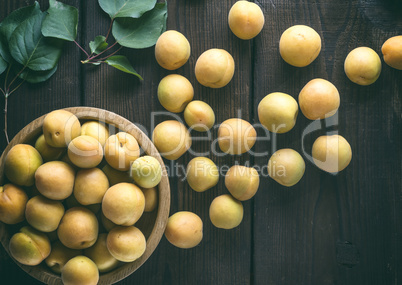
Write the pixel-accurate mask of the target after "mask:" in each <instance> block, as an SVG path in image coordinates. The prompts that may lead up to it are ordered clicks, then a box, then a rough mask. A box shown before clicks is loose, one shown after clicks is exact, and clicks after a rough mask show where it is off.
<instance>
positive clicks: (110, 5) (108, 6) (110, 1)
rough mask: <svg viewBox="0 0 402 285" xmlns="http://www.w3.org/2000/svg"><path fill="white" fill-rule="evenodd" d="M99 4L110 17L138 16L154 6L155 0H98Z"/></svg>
mask: <svg viewBox="0 0 402 285" xmlns="http://www.w3.org/2000/svg"><path fill="white" fill-rule="evenodd" d="M98 2H99V6H100V7H101V8H102V10H103V11H105V12H106V13H108V14H109V16H110V18H112V19H115V18H125V17H128V18H139V17H141V15H142V14H144V13H145V12H147V11H149V10H151V9H152V8H154V7H155V3H156V0H99V1H98Z"/></svg>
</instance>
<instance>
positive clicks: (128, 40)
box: [112, 3, 167, 49]
mask: <svg viewBox="0 0 402 285" xmlns="http://www.w3.org/2000/svg"><path fill="white" fill-rule="evenodd" d="M166 15H167V7H166V3H158V4H156V5H155V8H154V9H152V10H151V11H149V12H146V13H145V14H144V15H142V17H141V18H139V19H133V18H118V19H116V20H115V21H114V23H113V28H112V33H113V36H114V38H115V39H116V41H117V42H118V43H119V44H120V45H122V46H124V47H128V48H137V49H140V48H147V47H150V46H153V45H154V44H155V43H156V41H157V40H158V38H159V36H160V35H161V34H162V32H163V30H164V28H165V27H166Z"/></svg>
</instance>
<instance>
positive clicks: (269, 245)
mask: <svg viewBox="0 0 402 285" xmlns="http://www.w3.org/2000/svg"><path fill="white" fill-rule="evenodd" d="M6 2H7V3H6V4H4V5H3V4H1V5H2V6H1V8H2V9H0V20H1V19H2V18H3V17H4V16H5V15H6V14H8V13H9V12H11V11H12V10H13V9H15V8H17V7H21V6H24V5H26V4H27V3H28V2H29V3H33V1H31V0H29V1H28V0H24V1H22V0H16V1H6ZM39 2H40V3H41V4H43V5H46V3H45V2H47V1H45V0H41V1H39ZM63 2H65V3H68V4H72V5H74V6H76V7H80V24H79V30H80V33H79V38H78V40H79V42H80V43H81V44H83V45H84V46H85V47H86V48H87V49H88V44H89V41H91V40H93V39H94V38H95V36H97V35H101V34H103V35H105V34H106V31H107V29H108V25H109V21H110V20H109V19H108V16H107V15H106V14H105V13H104V12H103V11H102V10H101V9H100V8H99V5H98V4H97V1H77V0H63ZM255 2H256V3H257V4H258V5H260V7H262V9H263V12H264V15H265V26H264V29H263V31H262V33H261V34H260V35H259V36H257V37H256V38H255V39H254V40H250V41H243V40H239V39H238V38H236V37H235V36H234V35H233V34H232V33H231V31H230V30H229V28H228V25H227V13H228V11H229V9H230V7H231V5H232V4H233V3H235V0H231V1H210V0H198V1H194V0H170V1H168V15H169V17H168V25H167V28H168V29H174V30H178V31H180V32H182V33H183V34H184V35H185V36H186V37H187V38H188V40H189V41H190V44H191V48H192V53H191V57H190V59H189V62H188V63H186V64H185V65H184V66H183V67H181V68H180V69H178V70H177V71H166V70H164V69H162V68H161V67H159V66H158V64H157V62H156V60H155V57H154V54H153V52H154V49H153V48H149V49H145V50H129V49H122V50H121V54H124V55H126V56H127V57H128V58H129V60H130V61H131V62H132V63H133V66H134V68H135V69H136V71H137V72H139V73H140V74H141V75H142V76H143V77H144V79H145V80H144V81H143V82H141V81H138V80H137V79H136V78H135V77H133V76H131V75H126V74H123V73H121V72H120V71H117V70H114V69H113V68H111V67H109V66H100V67H99V66H98V67H93V66H86V65H85V66H82V65H81V64H80V63H79V60H80V59H83V54H82V53H80V51H79V50H78V49H77V48H76V47H75V46H74V45H73V44H67V45H66V46H65V51H66V53H65V54H64V55H63V57H62V59H61V62H60V69H59V71H58V72H57V73H56V75H55V76H54V77H53V78H52V79H51V80H49V81H48V82H47V83H44V84H39V85H25V87H22V89H20V91H19V92H18V93H16V94H15V95H18V96H12V97H11V98H10V101H9V103H10V117H9V118H10V127H9V128H10V134H11V136H13V135H15V134H16V133H17V132H18V131H19V130H20V129H21V128H23V127H24V126H25V125H26V124H28V123H29V122H30V121H32V120H33V119H35V118H37V117H39V116H41V115H43V114H45V113H47V112H49V111H50V110H53V109H58V108H62V107H68V106H77V105H84V106H93V107H98V108H103V109H106V110H109V111H112V112H115V113H117V114H119V115H122V116H124V117H125V118H127V119H129V120H130V121H132V122H134V123H135V124H136V125H137V126H138V127H139V128H140V129H141V130H143V131H144V132H145V133H146V134H147V135H149V136H150V135H151V134H152V130H153V128H154V127H155V125H156V124H158V123H159V122H161V121H163V120H165V119H167V118H169V119H172V117H171V116H170V115H166V114H165V115H161V114H158V115H156V114H152V111H163V107H162V106H161V105H160V104H159V102H158V99H157V96H156V92H157V86H158V84H159V81H160V80H161V79H162V78H163V77H164V76H166V75H168V74H170V73H178V74H181V75H183V76H185V77H187V78H188V79H189V80H190V82H191V83H192V84H193V86H194V90H195V96H194V99H199V100H203V101H205V102H207V103H208V104H210V105H211V107H212V108H213V109H214V111H215V114H216V123H217V125H219V123H221V122H223V121H224V120H226V119H228V118H231V117H241V118H243V119H246V120H248V121H250V122H251V123H258V115H257V106H258V103H259V101H260V100H261V99H262V98H263V97H264V96H265V95H267V94H269V93H271V92H274V91H282V92H285V93H288V94H290V95H292V96H293V97H294V98H296V99H297V96H298V93H299V92H300V90H301V89H302V87H303V86H304V85H305V84H306V83H307V82H308V81H309V80H311V79H313V78H316V77H321V78H325V79H327V80H329V81H331V82H332V83H334V84H335V86H336V87H337V88H338V90H339V92H340V96H341V106H340V109H339V112H338V115H337V117H334V118H332V119H331V120H328V121H327V122H320V124H319V127H318V129H317V130H315V131H306V133H304V132H305V130H306V128H308V127H310V128H312V127H313V126H314V124H312V121H309V120H308V119H306V118H305V117H304V116H303V114H301V112H300V113H299V115H298V119H297V124H296V126H295V128H294V129H293V130H292V131H290V132H289V133H286V134H282V135H277V136H275V135H273V134H269V133H267V132H265V130H264V129H263V128H261V127H258V126H257V127H256V128H257V132H258V135H259V136H260V139H259V141H258V142H257V143H256V146H255V147H254V148H253V151H256V152H257V153H263V154H262V155H261V156H255V157H254V156H252V155H243V156H220V155H216V154H212V153H209V151H210V149H211V147H213V146H214V144H213V143H212V142H211V140H206V141H202V140H201V139H203V138H204V137H203V135H202V134H197V133H195V132H194V133H192V136H193V138H194V143H193V147H192V150H194V151H197V152H205V153H204V155H205V156H208V157H210V158H211V159H212V160H213V161H215V162H216V163H217V165H218V166H220V167H222V166H225V165H227V166H231V165H233V164H234V163H236V162H238V163H240V164H245V163H250V164H251V165H255V166H256V167H260V168H263V167H266V164H267V162H268V159H269V157H270V155H271V154H272V153H273V151H274V150H276V149H279V148H285V147H290V148H294V149H295V150H297V151H299V152H300V153H303V148H304V149H305V154H303V157H304V158H305V161H306V172H305V175H304V177H303V178H302V180H301V181H300V183H299V184H297V185H296V186H294V187H292V188H286V187H282V186H280V185H279V184H277V183H276V182H275V181H273V180H272V179H270V178H269V177H266V175H265V176H264V177H261V183H260V189H259V191H258V192H257V194H256V196H255V198H254V199H252V200H250V201H246V202H244V203H243V205H244V207H245V214H244V220H243V222H242V224H241V225H240V226H239V227H238V228H236V229H233V230H229V231H224V230H219V229H216V228H214V227H213V225H212V224H211V222H210V221H209V215H208V210H209V205H210V203H211V201H212V200H213V199H214V198H215V197H216V196H218V195H220V194H224V193H227V190H226V189H225V186H224V179H223V176H222V178H221V179H220V181H219V184H218V185H217V186H216V187H214V188H213V189H210V190H208V191H207V192H205V193H196V192H194V191H193V190H191V189H190V188H189V186H188V184H187V183H186V181H185V180H183V179H182V177H183V173H184V168H185V166H186V165H187V163H188V161H189V160H190V159H191V158H193V157H194V156H195V155H196V154H194V153H187V154H185V155H184V156H183V157H181V158H180V159H179V160H178V161H177V164H176V163H172V162H171V161H168V160H164V162H165V165H166V167H167V168H168V169H169V170H170V172H169V174H170V178H169V179H170V185H171V189H172V200H171V211H170V212H171V214H172V213H174V212H177V211H181V210H189V211H193V212H195V213H196V214H198V215H199V216H200V217H201V218H202V220H203V222H204V239H203V241H202V242H201V244H200V245H199V246H197V247H196V248H194V249H190V250H182V249H178V248H175V247H174V246H172V245H171V244H169V242H168V241H167V240H166V239H165V238H162V240H161V242H160V244H159V246H158V248H157V249H156V250H155V252H154V253H153V254H152V255H151V257H150V258H149V259H148V261H147V262H146V263H145V264H144V265H143V266H141V267H140V268H139V270H137V271H136V272H135V273H134V274H132V275H130V276H129V277H128V278H126V279H124V280H122V281H120V282H119V283H118V284H133V283H140V284H146V285H152V284H186V285H187V284H208V285H210V284H239V285H243V284H257V285H260V284H269V285H271V284H278V285H287V284H290V285H293V284H342V285H348V284H350V285H352V284H353V285H354V284H373V285H374V284H375V285H390V284H399V283H400V280H399V279H400V275H401V272H402V266H401V264H402V263H401V256H402V242H401V241H402V239H401V236H402V226H401V224H402V192H401V190H402V180H401V177H402V162H401V161H402V152H401V149H402V145H401V140H402V135H401V134H402V123H401V121H402V116H401V114H402V103H401V102H402V97H401V96H402V95H401V94H402V72H401V71H397V70H395V69H392V68H390V67H389V66H387V65H386V64H385V63H384V62H383V66H382V73H381V76H380V78H379V79H378V81H377V82H376V83H374V84H373V85H371V86H366V87H362V86H358V85H356V84H354V83H352V82H350V81H349V80H348V79H347V77H346V75H345V73H344V70H343V62H344V59H345V57H346V55H347V54H348V52H350V51H351V50H352V49H354V48H355V47H358V46H369V47H371V48H373V49H374V50H375V51H376V52H378V53H379V55H380V57H381V58H382V56H381V45H382V43H383V42H384V41H385V40H386V39H387V38H389V37H391V36H394V35H398V34H401V31H402V17H401V15H402V8H401V4H400V3H399V2H400V1H397V0H345V1H332V0H315V1H311V0H282V1H279V0H259V1H255ZM295 24H305V25H309V26H311V27H313V28H314V29H315V30H316V31H317V32H318V33H319V34H320V36H321V38H322V51H321V53H320V55H319V57H318V58H317V59H316V60H315V61H314V62H313V63H312V64H311V65H309V66H307V67H305V68H295V67H292V66H290V65H288V64H286V63H285V62H284V61H283V60H282V59H281V57H280V55H279V50H278V47H279V38H280V36H281V34H282V32H283V31H284V30H285V29H287V28H288V27H290V26H292V25H295ZM213 47H218V48H224V49H226V50H228V51H229V52H230V53H231V54H232V55H233V57H234V59H235V63H236V71H235V76H234V78H233V80H232V81H231V82H230V84H229V85H228V86H226V87H224V88H222V89H210V88H206V87H203V86H201V85H200V84H198V82H197V81H196V79H195V75H194V66H195V62H196V60H197V58H198V56H199V55H200V54H201V53H202V52H203V51H205V50H206V49H209V48H213ZM20 102H27V103H26V104H20V105H18V104H19V103H20ZM175 119H178V120H182V119H183V117H182V115H181V114H179V116H178V117H177V118H175ZM2 120H3V119H2V117H1V116H0V125H2V124H3V121H2ZM307 130H308V129H307ZM327 131H338V132H339V134H340V135H342V136H344V137H345V138H346V139H347V140H348V141H349V142H350V144H351V146H352V150H353V159H352V162H351V164H350V165H349V166H348V167H347V168H346V169H345V170H344V171H342V172H341V173H339V174H338V175H336V176H333V175H329V174H328V173H324V172H323V171H321V170H319V169H317V168H316V167H315V165H314V164H313V163H311V162H310V161H309V160H308V155H309V154H310V153H311V147H312V144H313V142H314V140H315V139H316V138H317V137H318V136H319V135H321V134H324V133H326V132H327ZM216 137H217V128H216V129H214V131H213V132H212V139H215V138H216ZM196 138H197V139H199V141H195V139H196ZM0 145H1V146H2V149H4V148H5V142H4V140H3V141H2V142H1V144H0ZM175 166H176V167H175ZM262 170H263V171H264V169H262ZM175 171H177V173H179V174H180V177H177V174H176V172H175ZM263 173H265V174H266V168H265V172H263ZM0 264H1V266H0V275H1V276H9V277H7V279H6V280H7V281H8V283H11V282H13V283H17V284H20V283H21V284H39V283H38V282H36V281H35V280H34V279H32V278H31V277H30V276H29V275H27V274H21V270H20V268H19V267H18V266H17V265H16V264H15V263H14V262H13V261H12V260H11V259H10V258H9V257H8V255H7V254H6V252H5V251H4V250H3V249H1V252H0Z"/></svg>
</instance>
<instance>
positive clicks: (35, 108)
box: [0, 0, 81, 284]
mask: <svg viewBox="0 0 402 285" xmlns="http://www.w3.org/2000/svg"><path fill="white" fill-rule="evenodd" d="M38 2H39V4H40V5H41V8H42V10H45V9H47V7H48V1H45V0H40V1H38ZM63 2H64V3H67V4H69V5H73V6H75V7H79V5H80V1H79V0H66V1H63ZM33 3H34V1H33V0H29V1H25V0H24V1H22V0H21V1H20V0H18V1H17V0H16V1H3V2H2V3H1V9H0V21H2V20H3V19H4V17H6V16H7V15H8V14H9V13H11V12H12V11H14V10H15V9H17V8H20V7H24V6H26V5H32V4H33ZM80 79H81V63H80V56H79V53H78V51H77V47H76V46H75V45H74V44H73V43H66V44H65V46H64V50H63V54H62V57H61V58H60V61H59V67H58V70H57V71H56V73H55V74H54V75H53V77H51V78H50V79H49V80H48V81H46V82H44V83H39V84H29V83H24V84H23V85H22V86H21V87H20V88H19V89H18V90H17V91H16V92H15V93H14V94H12V95H11V96H10V97H9V99H8V133H9V136H10V140H11V139H12V137H13V136H14V135H15V134H16V133H18V132H19V131H20V130H21V129H22V128H23V127H25V126H26V125H27V124H28V123H30V122H31V121H32V120H34V119H36V118H37V117H40V116H42V115H43V114H45V113H48V112H50V111H52V110H54V109H60V108H65V107H71V106H78V105H80V104H81V85H80ZM0 82H1V86H3V84H4V74H3V75H2V76H1V77H0ZM3 99H4V98H2V99H1V100H0V101H1V102H0V106H1V109H2V110H3V108H4V100H3ZM3 126H4V116H3V112H1V116H0V128H1V130H2V131H1V135H0V149H1V151H3V150H4V149H5V147H6V140H5V136H4V134H3ZM0 264H1V266H0V275H1V276H3V277H5V279H3V280H2V281H4V282H5V284H11V283H15V284H40V282H38V281H36V280H34V279H33V278H32V277H30V276H29V275H28V274H26V273H25V272H24V271H22V269H20V268H19V267H18V266H17V265H16V264H15V262H14V261H12V260H11V258H10V257H9V256H8V255H7V254H6V252H5V251H4V249H3V247H1V249H0Z"/></svg>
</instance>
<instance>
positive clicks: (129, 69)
mask: <svg viewBox="0 0 402 285" xmlns="http://www.w3.org/2000/svg"><path fill="white" fill-rule="evenodd" d="M105 62H106V63H107V64H109V65H110V66H113V67H114V68H117V69H118V70H121V71H123V72H125V73H129V74H133V75H135V76H137V77H138V78H139V79H141V80H143V79H142V77H141V75H139V74H138V73H137V71H135V70H134V68H133V66H132V65H131V63H130V62H129V61H128V59H127V57H125V56H124V55H113V56H111V57H109V58H108V59H107V60H105Z"/></svg>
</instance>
